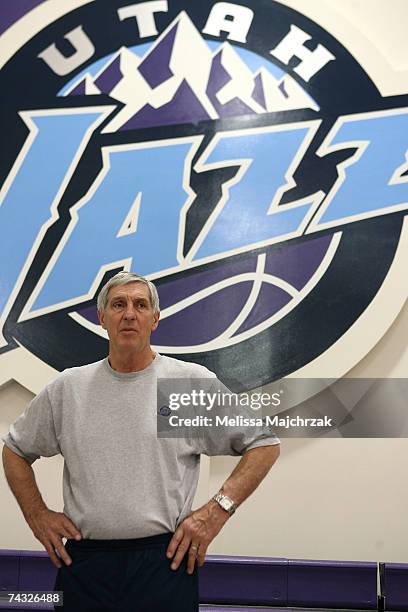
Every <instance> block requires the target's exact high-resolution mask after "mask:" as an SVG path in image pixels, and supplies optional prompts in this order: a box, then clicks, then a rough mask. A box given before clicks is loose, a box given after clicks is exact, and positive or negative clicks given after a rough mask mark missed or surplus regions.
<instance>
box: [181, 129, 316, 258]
mask: <svg viewBox="0 0 408 612" xmlns="http://www.w3.org/2000/svg"><path fill="white" fill-rule="evenodd" d="M319 124H320V122H319V121H313V122H307V123H302V124H292V125H284V126H278V127H272V128H262V129H258V130H246V131H245V132H240V133H239V134H238V135H237V134H234V133H224V134H220V135H217V136H216V137H215V139H214V141H213V143H211V144H210V147H209V149H210V150H208V149H207V150H206V151H205V153H204V155H203V156H202V158H200V160H199V162H198V163H197V166H196V169H197V170H206V169H208V168H214V167H218V168H219V167H222V166H231V165H237V164H240V165H241V169H240V170H239V171H238V173H237V175H236V177H235V178H234V179H233V180H232V181H230V184H229V185H226V184H224V186H223V198H222V200H221V201H220V202H219V203H218V205H217V208H216V209H215V211H214V213H213V215H212V216H211V217H210V219H209V222H207V224H206V225H205V226H204V228H203V230H202V232H201V235H200V236H199V237H198V240H197V242H196V244H195V245H194V246H193V249H192V251H191V253H190V254H189V257H192V258H193V259H194V260H197V259H200V258H204V257H209V256H214V255H218V254H220V253H226V252H228V251H234V252H236V251H237V250H248V249H249V248H254V247H255V246H258V245H263V244H270V243H272V242H276V241H280V240H282V239H283V238H284V237H285V238H289V237H293V236H295V235H300V234H301V233H302V231H303V228H304V227H305V224H306V222H307V220H308V219H309V217H310V213H312V212H313V206H312V204H313V203H317V201H320V195H319V194H313V195H311V196H309V197H307V198H304V199H303V200H301V201H299V202H293V203H291V204H289V205H285V206H279V201H280V199H281V196H282V193H283V191H285V190H286V189H288V188H290V187H292V186H294V185H295V183H294V181H293V179H292V175H293V173H294V171H295V170H296V168H297V166H298V164H299V162H300V161H301V159H302V158H303V156H304V154H305V151H306V149H307V147H308V146H309V144H310V141H311V139H312V138H313V136H314V134H315V132H316V130H317V128H318V126H319ZM226 160H227V161H226ZM227 188H228V189H227Z"/></svg>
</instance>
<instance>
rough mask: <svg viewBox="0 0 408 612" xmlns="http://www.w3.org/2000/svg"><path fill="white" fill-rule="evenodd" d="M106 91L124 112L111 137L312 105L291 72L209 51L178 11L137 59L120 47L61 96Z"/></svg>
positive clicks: (224, 47) (230, 51) (222, 49)
mask: <svg viewBox="0 0 408 612" xmlns="http://www.w3.org/2000/svg"><path fill="white" fill-rule="evenodd" d="M95 94H107V95H109V96H110V97H111V98H113V99H116V100H118V101H119V102H121V103H122V104H123V107H122V108H121V109H120V111H119V112H118V113H117V115H116V116H115V117H114V118H113V119H112V120H111V121H110V123H109V124H108V125H107V126H106V127H105V128H104V132H116V131H118V130H128V129H136V128H143V127H151V126H158V125H169V124H176V123H196V122H198V121H203V120H208V119H218V118H222V117H236V116H240V115H253V114H261V113H266V112H274V111H281V110H290V109H299V108H313V109H314V110H318V107H317V105H316V104H315V103H314V102H313V100H312V99H311V98H310V97H309V96H308V94H307V93H306V92H305V91H304V90H303V89H302V88H301V87H300V86H299V85H298V84H297V83H296V81H294V79H292V78H291V77H290V76H289V75H284V76H283V77H282V78H281V79H277V78H275V76H273V75H272V74H271V73H270V72H269V71H268V70H267V69H266V68H264V67H261V68H260V69H259V70H257V71H256V72H255V73H253V72H252V71H251V69H250V68H249V67H248V66H247V64H246V63H245V61H244V60H243V59H242V58H241V57H240V55H239V54H238V52H237V51H235V50H234V48H233V46H231V45H230V44H229V43H228V42H223V43H222V44H221V45H220V46H219V47H218V48H217V49H216V50H215V51H212V50H211V49H210V47H209V46H208V45H207V43H206V42H205V40H204V39H203V38H202V37H201V34H200V32H199V31H198V30H197V28H196V27H195V25H194V24H193V22H192V21H191V19H190V18H189V16H188V15H187V13H185V12H184V11H182V12H181V13H180V14H179V15H178V17H177V18H176V19H175V20H174V21H173V22H172V23H171V24H170V25H169V26H168V27H167V28H166V30H164V32H162V34H161V35H160V36H159V37H158V39H157V40H156V41H155V42H154V43H153V44H152V46H151V47H150V48H149V49H148V50H147V52H146V53H145V55H144V56H143V57H139V56H138V55H136V54H135V53H134V52H133V51H130V50H129V49H127V48H126V47H122V48H121V49H119V51H118V52H117V53H115V54H114V55H113V56H112V57H111V58H110V59H109V60H108V61H107V62H106V63H105V64H104V65H103V66H102V68H101V69H100V70H99V72H98V73H97V74H96V75H95V76H93V77H92V76H91V74H90V73H89V72H88V73H86V74H85V75H82V76H81V77H80V78H78V80H77V81H75V82H74V83H73V84H72V85H71V86H70V88H69V89H68V90H67V91H65V93H64V95H69V96H73V95H95Z"/></svg>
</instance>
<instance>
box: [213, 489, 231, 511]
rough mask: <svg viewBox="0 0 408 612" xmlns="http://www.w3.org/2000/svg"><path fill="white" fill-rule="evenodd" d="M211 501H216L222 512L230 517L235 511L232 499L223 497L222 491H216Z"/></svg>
mask: <svg viewBox="0 0 408 612" xmlns="http://www.w3.org/2000/svg"><path fill="white" fill-rule="evenodd" d="M212 499H213V500H214V501H216V502H217V504H219V505H220V506H221V508H222V509H223V510H225V511H226V512H228V514H229V515H230V516H232V515H233V514H234V512H235V510H236V509H237V506H236V504H235V503H234V502H233V501H232V499H231V498H230V497H228V495H224V493H223V492H222V491H218V493H216V494H215V495H214V497H213V498H212Z"/></svg>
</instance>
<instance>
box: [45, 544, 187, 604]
mask: <svg viewBox="0 0 408 612" xmlns="http://www.w3.org/2000/svg"><path fill="white" fill-rule="evenodd" d="M171 537H172V534H171V533H169V534H168V533H165V534H161V535H157V536H152V537H149V538H140V539H136V540H85V539H84V540H80V541H79V542H77V541H76V540H68V541H67V543H66V545H65V548H66V550H67V551H68V554H69V555H70V557H71V559H72V564H71V565H69V566H66V565H63V566H62V567H61V568H60V569H59V570H58V573H57V578H56V582H55V587H54V590H55V591H63V598H64V605H63V607H55V610H57V611H58V610H59V611H62V610H64V611H67V612H71V611H72V612H97V611H99V612H105V611H106V612H108V611H109V612H112V611H115V612H197V611H198V576H197V571H196V570H194V573H193V574H192V575H189V574H187V571H186V567H187V563H186V560H185V559H184V560H183V562H182V563H181V565H180V567H179V568H178V570H176V571H174V570H171V569H170V560H169V559H167V557H166V549H167V546H168V543H169V542H170V539H171Z"/></svg>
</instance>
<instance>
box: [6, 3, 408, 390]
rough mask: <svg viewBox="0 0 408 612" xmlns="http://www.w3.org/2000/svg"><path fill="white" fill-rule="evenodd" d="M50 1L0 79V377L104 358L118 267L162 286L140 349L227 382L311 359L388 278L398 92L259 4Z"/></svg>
mask: <svg viewBox="0 0 408 612" xmlns="http://www.w3.org/2000/svg"><path fill="white" fill-rule="evenodd" d="M22 4H24V3H22ZM40 4H41V2H38V1H37V2H36V1H34V0H32V1H31V3H30V2H27V3H26V5H27V8H31V7H34V6H35V5H40ZM48 4H50V3H48ZM58 4H59V8H58V9H57V8H56V9H55V10H54V11H53V9H52V7H53V6H57V5H58ZM64 7H65V8H64V10H65V14H61V3H58V2H57V3H54V5H52V6H51V8H50V10H49V12H48V13H45V11H44V12H43V13H42V17H43V23H42V24H41V26H38V19H37V20H36V21H35V24H36V25H35V27H34V26H33V27H34V29H32V30H30V29H29V28H28V29H27V31H26V32H25V33H24V34H21V33H20V30H19V35H18V36H16V37H15V40H14V39H13V44H14V49H12V50H11V51H9V53H8V57H7V61H6V63H5V64H4V65H3V67H2V69H1V71H0V88H1V91H2V92H3V93H2V112H1V116H0V121H1V130H2V134H3V146H2V164H1V169H0V172H1V177H0V180H1V184H2V189H1V192H0V232H1V240H0V367H1V363H2V359H4V358H5V356H6V355H7V354H9V353H10V351H13V350H17V349H18V347H24V348H25V349H27V350H28V351H29V352H30V353H31V354H33V355H35V356H36V357H37V358H38V359H37V364H38V367H41V363H44V364H47V365H48V366H52V368H54V369H56V370H62V369H64V368H67V367H71V366H75V365H82V364H85V363H89V362H91V361H95V360H97V359H101V358H103V357H104V356H105V355H106V353H107V339H106V336H105V332H104V330H102V329H101V328H100V326H99V325H98V320H97V314H96V299H95V296H96V294H97V292H98V289H99V287H100V286H101V284H103V283H104V282H105V281H106V280H107V278H108V277H109V276H110V275H112V274H113V273H115V272H117V271H118V270H121V269H127V270H131V271H134V272H137V273H139V274H142V275H145V276H147V277H149V278H150V279H151V280H153V281H154V282H155V283H156V284H157V287H158V290H159V295H160V300H161V322H160V325H159V327H158V329H157V331H156V332H154V334H153V336H152V343H153V345H154V347H156V349H157V350H159V351H160V352H161V353H164V354H169V355H172V356H175V357H179V358H181V359H185V360H191V361H196V362H198V363H201V364H204V365H206V366H207V367H209V368H210V369H212V370H214V371H216V372H217V374H218V375H219V377H220V378H221V379H222V380H223V381H224V382H226V383H227V384H229V385H230V386H231V387H232V388H233V389H234V390H248V389H253V388H255V387H258V386H260V385H265V384H267V383H269V382H271V381H273V380H276V379H278V378H281V377H283V376H287V375H290V374H293V373H294V372H299V371H302V368H304V367H305V366H307V364H309V363H311V362H312V361H313V360H316V359H318V358H321V357H324V355H325V353H326V351H328V350H329V349H330V347H333V345H335V343H336V342H337V341H338V340H339V339H341V338H342V337H343V336H344V334H345V333H346V332H347V331H348V330H350V328H352V326H353V325H354V324H355V323H356V322H358V321H360V320H362V319H363V318H364V316H366V314H367V313H368V312H369V311H370V309H369V307H370V305H372V304H373V300H374V298H376V296H377V297H378V295H379V294H380V293H381V292H387V278H388V276H389V274H390V270H391V269H392V268H393V266H394V270H395V269H396V270H397V272H396V273H399V272H398V270H399V269H400V268H401V261H402V259H401V258H402V255H401V253H403V252H404V251H403V248H405V245H406V241H407V238H406V233H407V232H406V228H405V230H404V225H403V223H404V215H405V214H406V211H407V209H408V184H407V183H408V180H407V169H408V164H407V155H406V154H407V148H408V139H407V134H408V96H394V97H382V96H381V95H380V93H379V91H378V89H377V88H376V86H375V85H374V83H373V81H372V80H371V79H370V78H369V76H368V75H367V73H366V72H365V71H364V70H363V69H362V67H361V66H360V65H359V63H358V62H357V60H356V59H355V58H354V57H353V56H352V55H351V54H350V53H349V51H348V50H347V49H346V48H345V47H344V46H343V45H342V44H341V43H340V42H339V41H338V40H336V39H335V38H334V37H333V36H332V35H330V34H329V33H328V32H327V31H325V30H324V29H323V28H322V27H321V26H320V25H318V24H317V23H315V22H313V21H311V20H310V19H308V18H306V17H305V16H304V15H302V14H301V13H299V12H296V11H294V10H292V9H290V8H288V7H286V6H284V5H282V4H279V3H278V2H273V1H272V0H256V1H255V0H251V2H245V1H241V2H234V3H231V2H213V1H208V2H195V3H192V2H182V1H179V0H169V1H167V0H154V1H149V2H136V3H135V2H133V3H130V2H129V0H127V1H123V0H118V1H113V0H109V1H107V0H98V1H97V2H81V1H79V2H75V3H74V2H72V3H71V2H64ZM70 7H71V8H72V10H71V9H70ZM17 10H20V14H19V15H17V14H16V15H15V17H14V18H16V17H17V16H19V17H22V15H21V12H22V9H21V5H20V7H19V8H13V3H10V8H9V9H8V13H7V11H6V12H5V16H4V19H6V13H7V19H9V20H10V24H9V25H10V27H11V28H12V27H15V26H13V25H12V24H11V22H12V21H13V16H12V15H11V13H12V12H13V11H17ZM36 10H38V9H36ZM56 11H59V13H58V14H57V13H56ZM29 16H30V13H28V15H27V16H26V17H25V18H24V17H23V19H26V20H27V19H28V18H29ZM18 23H21V21H20V22H17V25H18ZM3 27H5V24H3ZM6 34H7V31H6ZM405 254H406V250H405ZM394 273H395V272H394ZM403 284H404V283H401V293H402V295H401V297H397V298H395V296H391V298H390V299H391V301H392V300H396V301H397V302H398V304H395V306H394V308H395V316H396V314H397V312H398V310H399V308H400V307H401V305H402V303H403ZM377 317H378V312H377ZM377 320H378V319H377ZM387 325H389V323H387ZM380 327H381V325H380ZM385 331H386V329H382V330H381V334H382V333H384V332H385ZM377 339H378V338H377ZM374 343H375V341H374V340H372V341H371V344H370V343H368V344H367V346H366V347H363V348H362V347H361V346H359V347H358V349H359V352H358V355H359V357H357V353H356V356H353V355H352V354H351V353H350V358H349V362H348V368H346V369H350V368H351V367H352V366H353V365H354V364H355V363H356V361H357V360H358V359H359V358H361V356H362V353H361V351H363V354H364V350H365V353H367V352H368V351H369V350H370V349H371V347H372V346H373V344H374ZM343 373H344V372H343Z"/></svg>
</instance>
